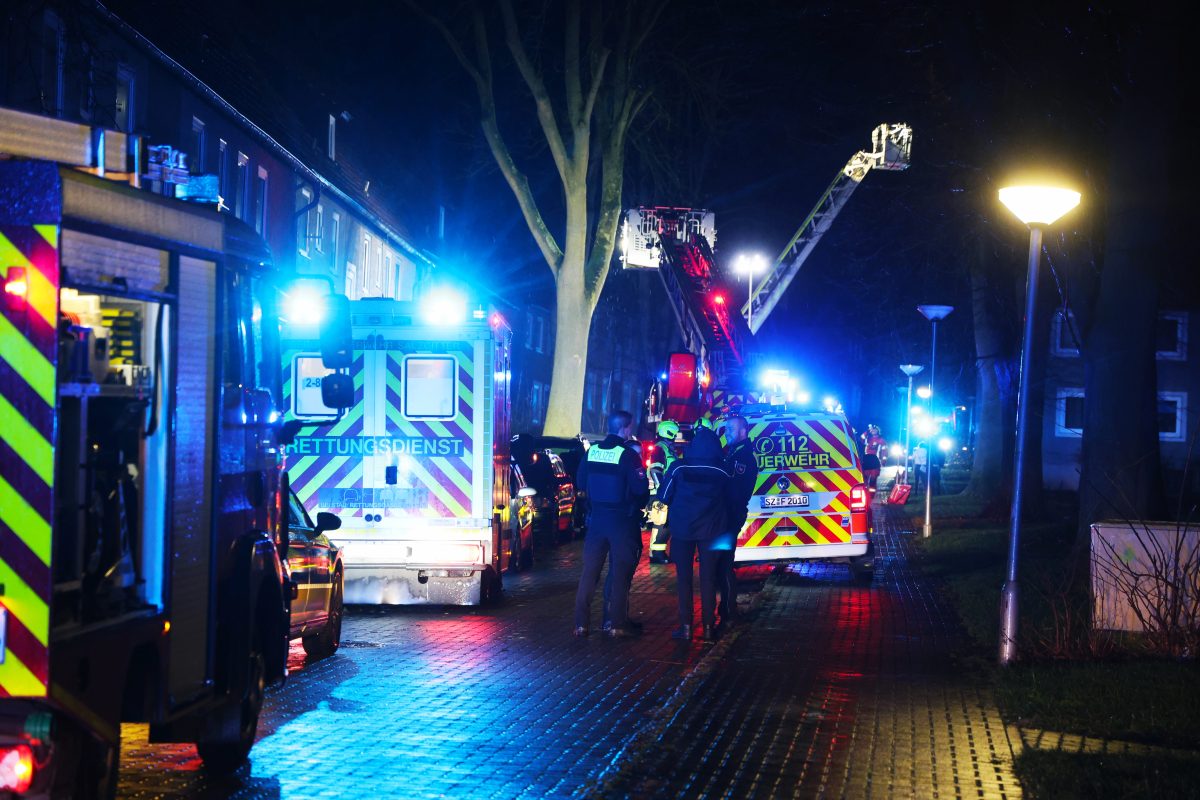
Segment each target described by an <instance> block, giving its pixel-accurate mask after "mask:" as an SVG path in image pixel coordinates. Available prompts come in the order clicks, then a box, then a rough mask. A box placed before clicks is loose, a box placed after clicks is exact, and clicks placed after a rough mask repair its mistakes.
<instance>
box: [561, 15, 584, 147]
mask: <svg viewBox="0 0 1200 800" xmlns="http://www.w3.org/2000/svg"><path fill="white" fill-rule="evenodd" d="M580 13H581V12H580V8H579V0H567V8H566V16H567V18H566V24H565V25H564V31H563V39H564V41H563V62H564V64H563V83H564V84H565V88H566V92H567V124H568V125H570V126H571V127H572V128H579V126H580V125H581V124H582V123H583V121H584V120H585V119H587V117H584V116H583V115H582V114H581V111H582V109H583V103H582V98H583V88H582V87H581V85H580V67H579V34H580V20H579V16H580Z"/></svg>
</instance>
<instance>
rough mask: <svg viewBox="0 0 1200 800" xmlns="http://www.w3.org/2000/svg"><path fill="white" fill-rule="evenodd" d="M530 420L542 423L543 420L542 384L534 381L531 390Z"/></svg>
mask: <svg viewBox="0 0 1200 800" xmlns="http://www.w3.org/2000/svg"><path fill="white" fill-rule="evenodd" d="M529 411H530V422H532V423H533V424H534V425H540V424H541V422H542V384H541V382H540V381H534V382H533V387H532V388H531V389H530V392H529Z"/></svg>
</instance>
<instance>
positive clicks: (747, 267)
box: [733, 253, 767, 330]
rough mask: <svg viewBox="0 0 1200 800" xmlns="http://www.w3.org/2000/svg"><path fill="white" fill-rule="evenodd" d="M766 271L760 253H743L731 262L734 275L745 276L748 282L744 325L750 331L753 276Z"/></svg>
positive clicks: (752, 307) (765, 262)
mask: <svg viewBox="0 0 1200 800" xmlns="http://www.w3.org/2000/svg"><path fill="white" fill-rule="evenodd" d="M766 269H767V259H766V257H764V256H763V255H762V254H761V253H743V254H742V255H740V256H738V257H737V258H735V259H734V260H733V272H734V274H736V275H745V276H746V277H747V278H748V279H749V281H750V285H749V291H748V292H747V293H746V298H747V301H746V308H747V309H749V311H747V313H746V324H747V325H748V326H750V329H751V330H753V329H754V305H753V303H752V302H751V301H752V300H754V276H755V275H761V274H762V273H763V272H764V271H766Z"/></svg>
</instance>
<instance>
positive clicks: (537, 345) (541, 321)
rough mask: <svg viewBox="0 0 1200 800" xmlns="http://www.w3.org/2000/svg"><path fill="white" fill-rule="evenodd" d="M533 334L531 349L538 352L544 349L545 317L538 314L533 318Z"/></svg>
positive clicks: (542, 351)
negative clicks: (534, 329)
mask: <svg viewBox="0 0 1200 800" xmlns="http://www.w3.org/2000/svg"><path fill="white" fill-rule="evenodd" d="M533 319H534V323H535V328H536V331H535V335H534V337H533V349H534V350H536V351H537V352H539V353H544V352H545V351H546V318H545V317H543V316H542V315H541V314H538V315H537V316H535V317H534V318H533Z"/></svg>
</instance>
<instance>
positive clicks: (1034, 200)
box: [999, 185, 1079, 665]
mask: <svg viewBox="0 0 1200 800" xmlns="http://www.w3.org/2000/svg"><path fill="white" fill-rule="evenodd" d="M1000 202H1001V203H1003V204H1004V205H1005V206H1007V207H1008V210H1009V211H1011V212H1013V214H1015V215H1016V217H1017V219H1019V220H1021V222H1024V223H1025V224H1026V225H1028V226H1029V266H1028V269H1027V274H1026V278H1025V329H1024V333H1023V335H1022V338H1021V369H1020V372H1019V373H1018V374H1019V380H1020V384H1019V388H1018V389H1017V441H1016V448H1015V451H1014V456H1013V462H1014V463H1013V501H1012V516H1011V517H1010V519H1009V537H1008V569H1007V572H1006V574H1005V578H1004V588H1003V589H1002V590H1001V592H1000V653H999V661H1000V664H1001V665H1006V664H1009V663H1011V662H1012V660H1013V659H1014V658H1016V655H1017V595H1018V591H1017V545H1018V544H1019V542H1020V538H1021V500H1022V497H1021V493H1022V489H1023V487H1024V478H1025V439H1026V435H1025V434H1026V430H1027V428H1028V420H1029V360H1030V352H1031V350H1032V348H1033V323H1034V311H1035V310H1036V304H1037V284H1038V267H1039V263H1040V261H1041V255H1042V230H1043V229H1044V228H1047V227H1049V226H1050V225H1053V224H1054V223H1055V222H1056V221H1057V220H1058V219H1059V217H1061V216H1062V215H1063V214H1066V213H1067V212H1068V211H1070V210H1071V209H1072V208H1074V207H1075V206H1077V205H1079V192H1076V191H1072V190H1070V189H1062V188H1054V187H1049V186H1028V185H1027V186H1009V187H1006V188H1004V189H1001V190H1000Z"/></svg>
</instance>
